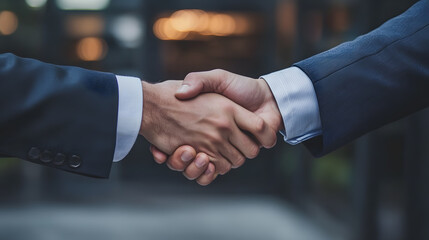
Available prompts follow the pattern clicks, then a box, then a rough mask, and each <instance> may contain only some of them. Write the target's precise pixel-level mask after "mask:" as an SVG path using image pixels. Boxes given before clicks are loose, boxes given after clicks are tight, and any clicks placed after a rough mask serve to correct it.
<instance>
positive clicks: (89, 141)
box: [0, 54, 118, 178]
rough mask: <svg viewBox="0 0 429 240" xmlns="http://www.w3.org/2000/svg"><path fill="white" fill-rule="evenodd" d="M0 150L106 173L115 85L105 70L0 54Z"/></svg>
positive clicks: (113, 137)
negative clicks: (59, 64)
mask: <svg viewBox="0 0 429 240" xmlns="http://www.w3.org/2000/svg"><path fill="white" fill-rule="evenodd" d="M0 111H1V114H0V155H5V156H11V157H17V158H21V159H25V160H29V161H31V162H34V163H37V164H43V165H47V166H51V167H54V168H58V169H62V170H65V171H70V172H74V173H78V174H83V175H88V176H93V177H101V178H105V177H108V176H109V173H110V168H111V164H112V159H113V155H114V150H115V144H116V143H115V141H116V126H117V125H116V124H117V114H118V85H117V82H116V76H115V75H113V74H109V73H102V72H96V71H89V70H84V69H81V68H76V67H63V66H57V65H51V64H47V63H43V62H40V61H37V60H32V59H25V58H20V57H17V56H15V55H13V54H0Z"/></svg>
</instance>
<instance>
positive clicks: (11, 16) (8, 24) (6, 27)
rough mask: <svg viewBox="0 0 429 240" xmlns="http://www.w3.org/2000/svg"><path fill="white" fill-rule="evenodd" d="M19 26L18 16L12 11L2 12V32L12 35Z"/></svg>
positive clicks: (0, 27) (0, 28) (0, 14)
mask: <svg viewBox="0 0 429 240" xmlns="http://www.w3.org/2000/svg"><path fill="white" fill-rule="evenodd" d="M17 28H18V17H17V16H16V15H15V13H13V12H11V11H2V12H0V34H1V35H11V34H13V33H14V32H15V31H16V29H17Z"/></svg>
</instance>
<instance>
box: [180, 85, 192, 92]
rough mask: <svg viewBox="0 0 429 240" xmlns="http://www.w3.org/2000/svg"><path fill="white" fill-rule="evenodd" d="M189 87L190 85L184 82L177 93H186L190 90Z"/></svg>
mask: <svg viewBox="0 0 429 240" xmlns="http://www.w3.org/2000/svg"><path fill="white" fill-rule="evenodd" d="M189 87H190V86H189V85H186V84H184V85H182V86H181V87H180V88H179V89H178V90H177V93H185V92H187V91H188V89H189Z"/></svg>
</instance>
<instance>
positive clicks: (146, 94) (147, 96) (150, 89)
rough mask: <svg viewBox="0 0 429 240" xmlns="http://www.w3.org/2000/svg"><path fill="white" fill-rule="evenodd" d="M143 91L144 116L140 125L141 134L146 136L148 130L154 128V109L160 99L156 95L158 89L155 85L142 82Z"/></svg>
mask: <svg viewBox="0 0 429 240" xmlns="http://www.w3.org/2000/svg"><path fill="white" fill-rule="evenodd" d="M142 91H143V111H142V112H143V113H144V114H143V115H142V121H141V125H140V131H139V134H140V135H142V136H145V135H146V134H147V133H148V130H149V129H151V128H152V126H153V124H152V123H153V120H152V118H153V116H154V114H153V109H154V105H155V104H154V102H156V100H157V99H158V96H157V94H156V87H155V85H154V84H150V83H147V82H144V81H142Z"/></svg>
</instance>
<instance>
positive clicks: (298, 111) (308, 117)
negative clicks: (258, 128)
mask: <svg viewBox="0 0 429 240" xmlns="http://www.w3.org/2000/svg"><path fill="white" fill-rule="evenodd" d="M261 78H263V79H264V80H265V81H266V82H267V83H268V85H269V86H270V88H271V92H272V93H273V95H274V98H275V99H276V102H277V106H278V107H279V110H280V113H281V115H282V118H283V123H284V126H285V131H281V133H282V134H283V136H284V140H285V141H286V142H287V143H289V144H291V145H296V144H299V143H301V142H303V141H306V140H308V139H310V138H313V137H316V136H319V135H321V134H322V124H321V121H320V113H319V104H318V102H317V97H316V93H315V91H314V87H313V84H312V82H311V80H310V78H309V77H308V76H307V75H306V74H305V73H304V72H303V71H302V70H301V69H299V68H297V67H290V68H287V69H284V70H281V71H278V72H274V73H271V74H268V75H265V76H262V77H261Z"/></svg>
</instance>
